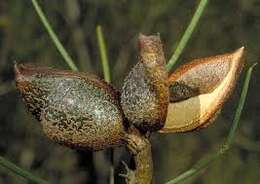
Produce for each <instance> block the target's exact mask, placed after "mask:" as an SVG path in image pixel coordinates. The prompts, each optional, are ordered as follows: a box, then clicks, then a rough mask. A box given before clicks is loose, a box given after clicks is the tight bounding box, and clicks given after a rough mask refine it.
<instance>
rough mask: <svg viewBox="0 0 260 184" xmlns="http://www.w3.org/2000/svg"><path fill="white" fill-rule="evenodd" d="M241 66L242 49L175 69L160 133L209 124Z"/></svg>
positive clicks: (230, 90) (228, 91) (229, 92)
mask: <svg viewBox="0 0 260 184" xmlns="http://www.w3.org/2000/svg"><path fill="white" fill-rule="evenodd" d="M243 63H244V48H243V47H242V48H240V49H238V50H236V51H235V52H233V53H229V54H223V55H218V56H214V57H208V58H204V59H196V60H194V61H192V62H190V63H188V64H185V65H183V66H181V67H180V68H179V69H177V70H176V71H175V72H174V73H173V74H171V75H170V77H169V83H170V84H169V85H170V104H169V107H168V114H167V119H166V123H165V125H164V127H163V128H162V129H161V130H160V132H161V133H171V132H186V131H191V130H193V129H197V128H204V127H206V126H207V125H208V124H210V123H211V122H212V121H213V120H214V119H215V117H216V116H217V114H219V113H218V112H219V111H220V110H221V108H222V106H223V104H224V102H225V101H226V100H227V99H228V97H229V96H230V94H231V93H232V90H233V89H234V87H235V84H236V81H237V78H238V75H239V73H240V71H241V69H242V67H243Z"/></svg>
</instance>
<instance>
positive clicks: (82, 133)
mask: <svg viewBox="0 0 260 184" xmlns="http://www.w3.org/2000/svg"><path fill="white" fill-rule="evenodd" d="M15 80H16V85H17V88H18V90H19V91H20V93H21V95H22V97H23V100H24V102H25V104H26V106H27V108H28V110H29V111H30V112H31V113H32V114H33V115H34V116H35V117H36V118H37V119H38V120H39V121H40V122H41V124H42V128H43V131H44V133H45V134H46V135H47V136H48V137H49V138H50V139H52V140H54V141H55V142H58V143H60V144H64V145H67V146H69V147H72V148H84V149H89V150H100V149H104V148H108V147H112V146H116V145H120V144H122V143H123V137H124V126H123V113H122V111H121V108H120V105H119V99H118V93H117V92H116V91H115V90H114V89H113V88H112V87H111V86H110V85H109V84H107V83H106V82H104V81H102V80H100V79H99V78H97V77H96V76H94V75H86V74H82V73H75V72H71V71H63V70H55V69H51V68H47V67H36V66H32V65H23V64H19V65H17V64H16V65H15Z"/></svg>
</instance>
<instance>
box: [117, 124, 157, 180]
mask: <svg viewBox="0 0 260 184" xmlns="http://www.w3.org/2000/svg"><path fill="white" fill-rule="evenodd" d="M127 148H128V150H129V151H130V153H131V154H132V156H133V157H134V162H135V169H134V170H131V169H129V168H128V167H127V165H126V164H124V165H125V167H126V170H127V173H126V174H120V176H123V177H125V178H126V183H127V184H151V183H152V179H153V161H152V153H151V143H150V141H149V139H148V138H147V137H146V136H145V135H142V134H141V133H140V132H139V131H138V130H137V129H135V128H132V129H130V133H129V134H128V137H127Z"/></svg>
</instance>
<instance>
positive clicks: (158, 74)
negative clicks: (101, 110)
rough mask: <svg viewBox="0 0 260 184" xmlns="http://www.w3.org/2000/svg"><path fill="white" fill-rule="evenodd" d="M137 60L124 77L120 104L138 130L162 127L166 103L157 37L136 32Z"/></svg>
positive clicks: (161, 52)
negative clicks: (137, 37) (137, 36)
mask: <svg viewBox="0 0 260 184" xmlns="http://www.w3.org/2000/svg"><path fill="white" fill-rule="evenodd" d="M139 50H140V51H139V52H140V54H139V61H138V63H137V64H136V65H135V66H134V67H133V69H132V70H131V71H130V73H129V74H128V76H127V77H126V79H125V82H124V86H123V90H122V95H121V105H122V108H123V111H124V113H125V116H126V118H127V119H128V121H129V122H130V124H133V125H135V126H136V127H137V128H138V129H139V130H141V131H144V132H146V131H150V132H151V131H156V130H159V129H160V128H162V127H163V125H164V122H165V119H166V114H167V107H168V103H169V88H168V81H167V75H168V74H167V72H166V70H165V66H164V65H165V58H164V53H163V48H162V43H161V40H160V37H159V36H145V35H142V34H140V35H139Z"/></svg>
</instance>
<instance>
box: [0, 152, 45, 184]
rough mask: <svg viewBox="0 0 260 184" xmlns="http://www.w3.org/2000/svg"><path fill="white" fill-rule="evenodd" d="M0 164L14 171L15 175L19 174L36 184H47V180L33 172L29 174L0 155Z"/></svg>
mask: <svg viewBox="0 0 260 184" xmlns="http://www.w3.org/2000/svg"><path fill="white" fill-rule="evenodd" d="M0 166H1V167H3V168H5V169H7V170H9V171H11V172H13V173H15V174H16V175H19V176H21V177H23V178H25V179H27V180H28V181H30V182H32V183H36V184H48V182H47V181H45V180H43V179H41V178H39V177H37V176H34V175H33V174H31V173H30V172H29V171H26V170H24V169H22V168H20V167H18V166H16V165H15V164H14V163H12V162H10V161H8V160H6V159H5V158H3V157H1V156H0Z"/></svg>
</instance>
